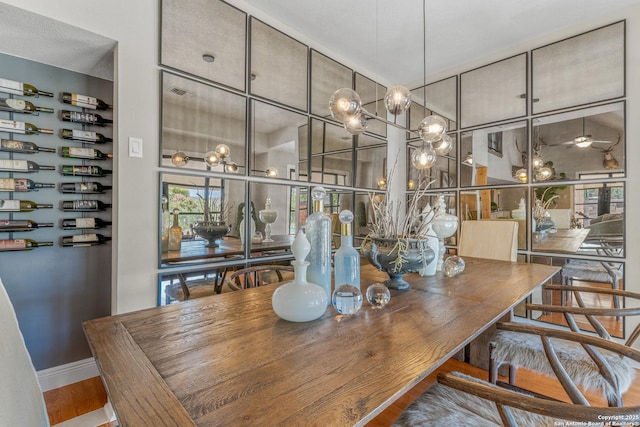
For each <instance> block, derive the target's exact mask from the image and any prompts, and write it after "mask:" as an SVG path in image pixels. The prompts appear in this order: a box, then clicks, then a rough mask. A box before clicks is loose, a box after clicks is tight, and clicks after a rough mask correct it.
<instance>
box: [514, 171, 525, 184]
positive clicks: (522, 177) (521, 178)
mask: <svg viewBox="0 0 640 427" xmlns="http://www.w3.org/2000/svg"><path fill="white" fill-rule="evenodd" d="M516 179H517V180H518V181H520V182H527V170H526V169H524V168H520V169H518V170H517V171H516Z"/></svg>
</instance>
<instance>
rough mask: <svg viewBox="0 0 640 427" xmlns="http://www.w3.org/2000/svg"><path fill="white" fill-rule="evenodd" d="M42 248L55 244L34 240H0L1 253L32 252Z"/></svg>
mask: <svg viewBox="0 0 640 427" xmlns="http://www.w3.org/2000/svg"><path fill="white" fill-rule="evenodd" d="M40 246H53V242H36V241H35V240H32V239H6V240H0V252H7V251H30V250H31V249H34V248H39V247H40Z"/></svg>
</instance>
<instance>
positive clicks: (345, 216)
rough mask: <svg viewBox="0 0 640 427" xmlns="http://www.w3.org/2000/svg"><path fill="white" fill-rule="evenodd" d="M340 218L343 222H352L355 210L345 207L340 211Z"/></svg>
mask: <svg viewBox="0 0 640 427" xmlns="http://www.w3.org/2000/svg"><path fill="white" fill-rule="evenodd" d="M338 218H340V222H341V223H343V224H351V223H352V222H353V212H351V211H350V210H349V209H344V210H342V211H340V214H339V215H338Z"/></svg>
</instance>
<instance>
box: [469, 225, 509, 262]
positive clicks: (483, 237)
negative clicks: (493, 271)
mask: <svg viewBox="0 0 640 427" xmlns="http://www.w3.org/2000/svg"><path fill="white" fill-rule="evenodd" d="M458 255H460V256H461V257H465V256H469V257H475V258H488V259H496V260H502V261H516V259H517V255H518V222H517V221H504V220H480V221H463V222H462V227H461V229H460V244H459V245H458Z"/></svg>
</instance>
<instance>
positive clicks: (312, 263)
mask: <svg viewBox="0 0 640 427" xmlns="http://www.w3.org/2000/svg"><path fill="white" fill-rule="evenodd" d="M326 194H327V192H326V191H325V189H324V188H322V187H314V188H313V190H311V197H312V199H313V213H312V214H311V215H309V216H308V217H307V221H306V223H305V234H306V236H307V239H309V243H310V244H311V250H310V251H309V255H308V256H307V261H308V262H309V267H308V268H307V281H308V282H311V283H315V284H317V285H320V286H321V287H322V288H323V289H324V290H325V292H326V293H327V304H330V301H331V218H329V217H328V216H327V215H325V213H324V197H325V195H326Z"/></svg>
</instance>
